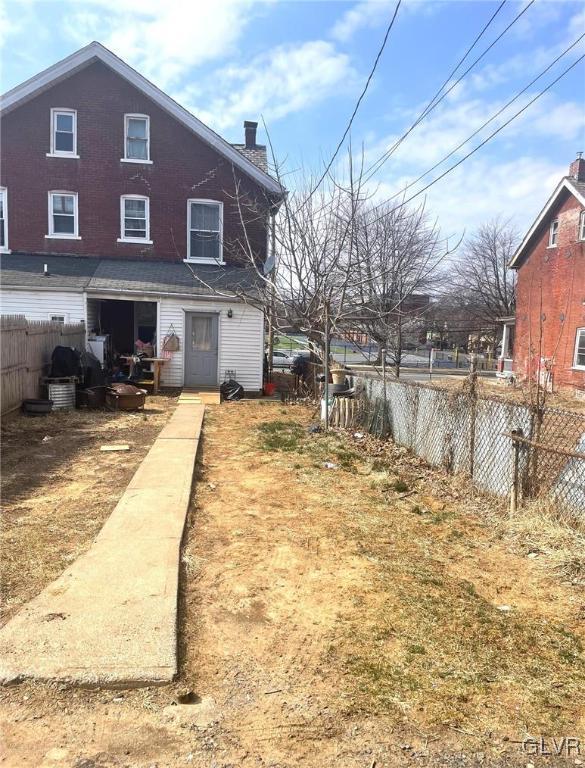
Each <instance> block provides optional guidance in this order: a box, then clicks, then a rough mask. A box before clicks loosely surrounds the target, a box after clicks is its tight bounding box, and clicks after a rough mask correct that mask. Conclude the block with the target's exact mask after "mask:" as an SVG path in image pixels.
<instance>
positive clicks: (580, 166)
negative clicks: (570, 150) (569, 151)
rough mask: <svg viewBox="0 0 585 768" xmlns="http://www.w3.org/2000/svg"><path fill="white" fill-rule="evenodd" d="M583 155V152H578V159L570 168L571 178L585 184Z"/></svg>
mask: <svg viewBox="0 0 585 768" xmlns="http://www.w3.org/2000/svg"><path fill="white" fill-rule="evenodd" d="M582 155H583V152H577V159H576V160H573V162H572V163H571V165H570V166H569V176H570V177H571V178H572V179H575V181H583V182H585V160H584V159H583V157H582Z"/></svg>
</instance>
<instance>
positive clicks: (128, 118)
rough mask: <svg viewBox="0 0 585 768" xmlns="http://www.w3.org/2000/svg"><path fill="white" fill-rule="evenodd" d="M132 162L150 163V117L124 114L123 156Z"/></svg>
mask: <svg viewBox="0 0 585 768" xmlns="http://www.w3.org/2000/svg"><path fill="white" fill-rule="evenodd" d="M123 159H124V160H125V161H129V162H132V163H150V162H151V160H150V118H149V117H148V115H124V158H123Z"/></svg>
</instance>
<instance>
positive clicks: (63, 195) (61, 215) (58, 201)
mask: <svg viewBox="0 0 585 768" xmlns="http://www.w3.org/2000/svg"><path fill="white" fill-rule="evenodd" d="M47 237H55V238H59V239H75V240H79V239H80V238H79V235H78V211H77V192H60V191H55V192H49V234H48V235H47Z"/></svg>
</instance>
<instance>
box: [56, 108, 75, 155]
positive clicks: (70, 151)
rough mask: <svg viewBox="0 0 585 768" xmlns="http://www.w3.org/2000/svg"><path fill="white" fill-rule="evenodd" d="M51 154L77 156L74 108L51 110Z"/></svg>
mask: <svg viewBox="0 0 585 768" xmlns="http://www.w3.org/2000/svg"><path fill="white" fill-rule="evenodd" d="M51 154H52V155H59V156H60V157H77V112H76V111H75V110H74V109H52V110H51Z"/></svg>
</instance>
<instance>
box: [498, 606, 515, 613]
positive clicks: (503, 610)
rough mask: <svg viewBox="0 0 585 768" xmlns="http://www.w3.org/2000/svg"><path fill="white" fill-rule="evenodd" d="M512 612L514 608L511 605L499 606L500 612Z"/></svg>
mask: <svg viewBox="0 0 585 768" xmlns="http://www.w3.org/2000/svg"><path fill="white" fill-rule="evenodd" d="M511 610H512V607H511V606H509V605H498V611H502V613H510V611H511Z"/></svg>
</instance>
